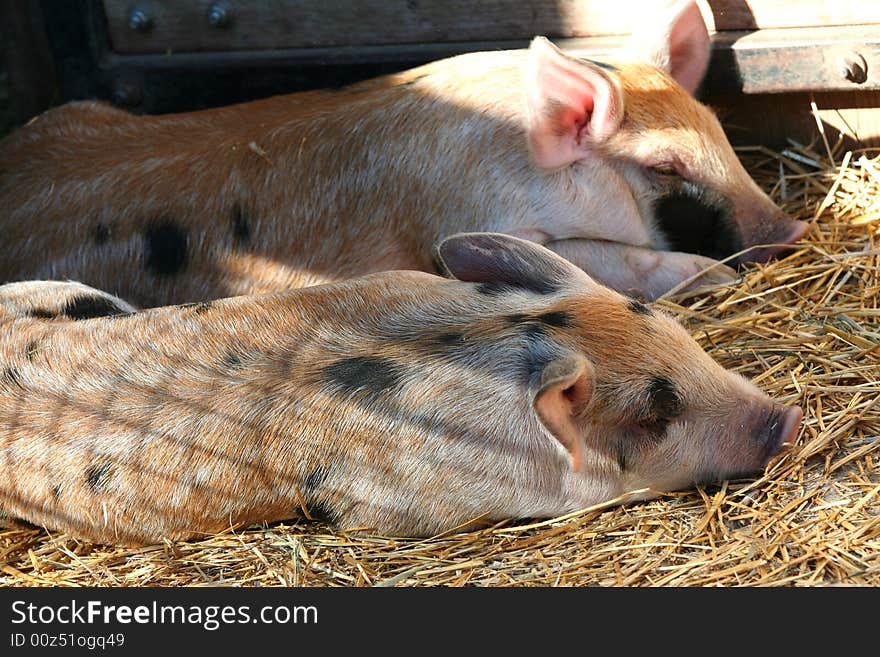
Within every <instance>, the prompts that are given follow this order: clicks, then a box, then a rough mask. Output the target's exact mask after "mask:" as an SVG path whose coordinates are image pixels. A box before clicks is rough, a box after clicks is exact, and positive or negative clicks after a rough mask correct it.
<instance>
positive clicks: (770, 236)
mask: <svg viewBox="0 0 880 657" xmlns="http://www.w3.org/2000/svg"><path fill="white" fill-rule="evenodd" d="M783 217H784V218H782V219H777V220H774V221H772V222H769V223H767V224H765V225H764V226H763V230H760V231H758V234H756V235H753V236H752V239H751V240H749V241H750V242H751V243H752V244H755V245H756V246H755V247H754V248H752V249H750V250H749V251H746V252H745V253H743V254H742V255H741V256H739V257H738V258H736V262H735V264H742V263H745V262H760V263H763V262H767V261H768V260H770V259H771V258H773V257H775V256H778V255H780V254H782V253H785V252H787V251H789V250H790V249H791V247H790V245H791V244H794V243H795V242H797V241H798V240H799V239H801V238H802V237H803V236H804V235H806V234H807V231H809V229H810V224H808V223H807V222H805V221H799V220H797V219H790V218H788V217H785V216H784V215H783ZM768 226H770V227H772V228H769V229H768V228H767V227H768Z"/></svg>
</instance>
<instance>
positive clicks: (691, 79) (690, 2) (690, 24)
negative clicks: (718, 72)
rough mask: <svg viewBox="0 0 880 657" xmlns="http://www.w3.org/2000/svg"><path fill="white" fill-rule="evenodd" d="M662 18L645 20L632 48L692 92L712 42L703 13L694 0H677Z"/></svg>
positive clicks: (631, 38)
mask: <svg viewBox="0 0 880 657" xmlns="http://www.w3.org/2000/svg"><path fill="white" fill-rule="evenodd" d="M667 11H668V13H667V14H666V16H665V18H664V19H663V20H660V21H659V24H660V29H658V28H657V25H658V21H653V20H649V21H645V23H644V25H645V27H644V28H643V29H640V30H636V31H635V32H633V34H632V36H631V37H630V46H629V50H630V52H631V53H633V54H635V56H636V57H637V58H638V59H642V60H645V61H648V62H650V63H652V64H655V65H657V66H659V67H660V68H662V69H663V70H664V71H666V72H667V73H669V74H670V75H671V76H672V77H673V79H675V81H676V82H678V83H679V84H680V85H681V86H682V87H684V88H685V89H687V91H688V92H689V93H691V94H693V93H694V92H695V91H696V90H697V87H699V86H700V82H702V80H703V76H704V75H705V74H706V69H707V68H708V66H709V58H710V56H711V54H712V53H711V42H710V40H709V32H708V30H707V29H706V23H705V22H704V21H703V15H702V14H701V13H700V9H699V7H697V4H696V2H694V0H686V1H683V0H678V1H677V2H675V3H674V4H673V5H672V7H670V8H668V9H667Z"/></svg>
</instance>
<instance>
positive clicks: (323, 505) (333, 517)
mask: <svg viewBox="0 0 880 657" xmlns="http://www.w3.org/2000/svg"><path fill="white" fill-rule="evenodd" d="M306 508H307V509H308V510H309V515H310V516H312V519H313V520H320V521H321V522H328V523H335V522H336V521H337V520H338V519H339V513H337V511H336V509H334V508H333V507H331V506H330V504H329V502H327V501H326V500H321V501H316V502H313V503H311V504H308V505H306Z"/></svg>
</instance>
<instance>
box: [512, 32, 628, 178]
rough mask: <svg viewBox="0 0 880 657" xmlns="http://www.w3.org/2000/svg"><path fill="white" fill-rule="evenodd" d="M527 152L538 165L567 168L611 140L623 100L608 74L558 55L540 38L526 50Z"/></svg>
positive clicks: (546, 41) (618, 119) (583, 62)
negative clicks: (527, 58)
mask: <svg viewBox="0 0 880 657" xmlns="http://www.w3.org/2000/svg"><path fill="white" fill-rule="evenodd" d="M526 98H527V101H528V110H529V147H530V148H531V151H532V155H533V157H534V158H535V161H536V162H537V163H538V165H539V166H541V167H544V168H548V169H555V168H558V167H564V166H568V165H569V164H572V163H573V162H576V161H578V160H581V159H583V158H585V157H587V156H588V155H589V154H590V149H591V148H592V147H593V145H595V144H597V143H601V142H603V141H605V140H606V139H608V138H609V137H610V136H611V135H613V134H614V133H615V132H616V131H617V129H618V127H619V126H620V121H621V119H622V117H623V97H622V95H621V93H620V90H619V89H618V88H617V85H616V84H615V82H614V80H613V79H612V78H611V76H610V75H609V73H607V72H606V71H605V70H603V69H602V68H601V67H599V66H598V65H596V64H592V63H590V62H587V61H584V60H579V59H575V58H573V57H569V56H568V55H566V54H564V53H563V52H562V51H561V50H559V49H558V48H557V47H556V46H554V45H553V44H552V43H550V42H549V41H548V40H547V39H545V38H544V37H536V38H535V39H534V40H533V41H532V44H531V46H530V47H529V63H528V68H527V75H526Z"/></svg>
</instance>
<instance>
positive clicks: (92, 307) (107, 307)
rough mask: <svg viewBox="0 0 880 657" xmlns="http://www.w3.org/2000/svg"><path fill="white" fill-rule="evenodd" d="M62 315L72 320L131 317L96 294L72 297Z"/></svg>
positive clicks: (111, 302) (128, 313) (108, 300)
mask: <svg viewBox="0 0 880 657" xmlns="http://www.w3.org/2000/svg"><path fill="white" fill-rule="evenodd" d="M62 313H63V314H64V316H65V317H69V318H70V319H74V320H79V319H93V318H95V317H119V316H124V315H131V313H130V312H128V311H126V310H123V309H122V308H120V307H119V306H117V305H116V304H115V303H113V301H111V300H110V299H108V298H106V297H102V296H99V295H97V294H81V295H79V296H75V297H73V298H72V299H70V300H69V301H68V302H67V303H66V304H65V306H64V310H63V311H62Z"/></svg>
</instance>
